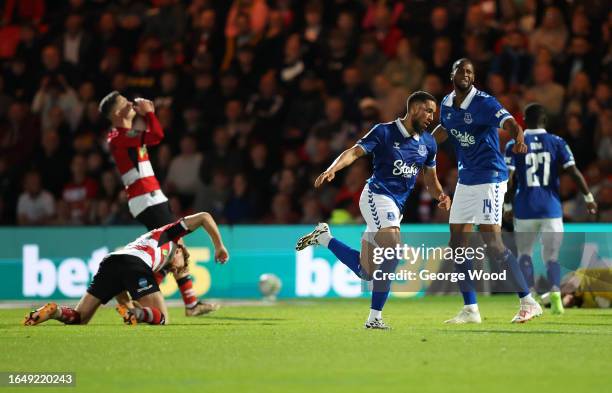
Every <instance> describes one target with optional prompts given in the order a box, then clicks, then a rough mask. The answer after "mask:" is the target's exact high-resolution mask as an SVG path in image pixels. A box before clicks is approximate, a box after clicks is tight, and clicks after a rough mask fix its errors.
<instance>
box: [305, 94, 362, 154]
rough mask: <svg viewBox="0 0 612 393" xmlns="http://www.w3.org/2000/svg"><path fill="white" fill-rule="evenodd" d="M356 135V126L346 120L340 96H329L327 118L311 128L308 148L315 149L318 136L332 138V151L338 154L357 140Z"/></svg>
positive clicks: (326, 104) (307, 143) (326, 106)
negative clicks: (314, 144)
mask: <svg viewBox="0 0 612 393" xmlns="http://www.w3.org/2000/svg"><path fill="white" fill-rule="evenodd" d="M356 135H357V130H356V128H355V126H354V125H353V124H352V123H350V122H348V121H346V120H345V117H344V104H343V103H342V100H341V99H340V98H338V97H329V98H328V99H327V100H326V101H325V118H324V119H323V120H321V121H319V122H318V123H316V124H315V125H314V126H313V127H312V129H311V130H310V132H309V136H308V139H307V141H306V150H312V149H313V146H312V144H313V143H315V141H316V139H317V138H325V139H329V140H330V144H331V148H332V151H333V152H334V153H335V154H338V153H340V152H342V151H343V150H345V149H347V148H348V147H350V146H348V145H349V144H352V143H354V142H355V140H356Z"/></svg>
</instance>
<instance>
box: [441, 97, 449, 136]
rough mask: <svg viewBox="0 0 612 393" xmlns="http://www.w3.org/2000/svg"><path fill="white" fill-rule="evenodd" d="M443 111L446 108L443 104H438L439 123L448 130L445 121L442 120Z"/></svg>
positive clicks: (443, 116)
mask: <svg viewBox="0 0 612 393" xmlns="http://www.w3.org/2000/svg"><path fill="white" fill-rule="evenodd" d="M443 102H444V101H443ZM445 112H446V109H444V105H440V125H441V126H442V127H444V128H445V129H447V130H448V128H447V127H446V121H445V120H444V118H445V117H446V116H445V115H446V113H445Z"/></svg>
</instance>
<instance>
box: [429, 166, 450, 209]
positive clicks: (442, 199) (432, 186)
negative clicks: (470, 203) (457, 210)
mask: <svg viewBox="0 0 612 393" xmlns="http://www.w3.org/2000/svg"><path fill="white" fill-rule="evenodd" d="M423 180H424V182H425V186H426V187H427V191H428V192H429V194H430V195H431V196H432V197H434V198H435V199H437V200H438V202H439V203H438V207H439V208H441V209H445V210H449V209H450V207H451V199H450V197H449V196H448V195H446V194H445V193H444V189H443V188H442V185H441V184H440V181H439V180H438V175H437V173H436V167H428V166H425V167H423Z"/></svg>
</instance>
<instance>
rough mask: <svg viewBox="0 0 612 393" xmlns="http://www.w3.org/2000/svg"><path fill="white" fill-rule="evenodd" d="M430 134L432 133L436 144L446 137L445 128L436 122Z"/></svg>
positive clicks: (442, 141)
mask: <svg viewBox="0 0 612 393" xmlns="http://www.w3.org/2000/svg"><path fill="white" fill-rule="evenodd" d="M431 135H433V137H434V139H435V140H436V143H437V144H438V145H439V144H441V143H444V141H445V140H446V139H448V132H447V131H446V128H444V127H442V124H438V125H437V126H436V128H434V130H433V131H432V132H431Z"/></svg>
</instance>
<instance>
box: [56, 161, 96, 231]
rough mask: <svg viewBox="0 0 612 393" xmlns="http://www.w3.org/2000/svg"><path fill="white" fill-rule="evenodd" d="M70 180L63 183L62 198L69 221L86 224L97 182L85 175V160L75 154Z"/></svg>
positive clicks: (71, 165)
mask: <svg viewBox="0 0 612 393" xmlns="http://www.w3.org/2000/svg"><path fill="white" fill-rule="evenodd" d="M70 171H71V173H72V178H71V180H70V181H69V182H68V183H66V184H65V185H64V190H63V191H62V200H63V201H64V202H65V204H66V207H67V209H68V210H69V212H70V216H69V223H70V224H72V225H83V224H87V223H88V221H89V218H90V216H91V209H92V202H93V199H94V198H95V196H96V195H97V193H98V183H97V182H96V181H95V180H94V179H92V178H89V177H87V160H86V158H85V157H84V156H83V155H76V156H74V158H73V159H72V163H71V164H70Z"/></svg>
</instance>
